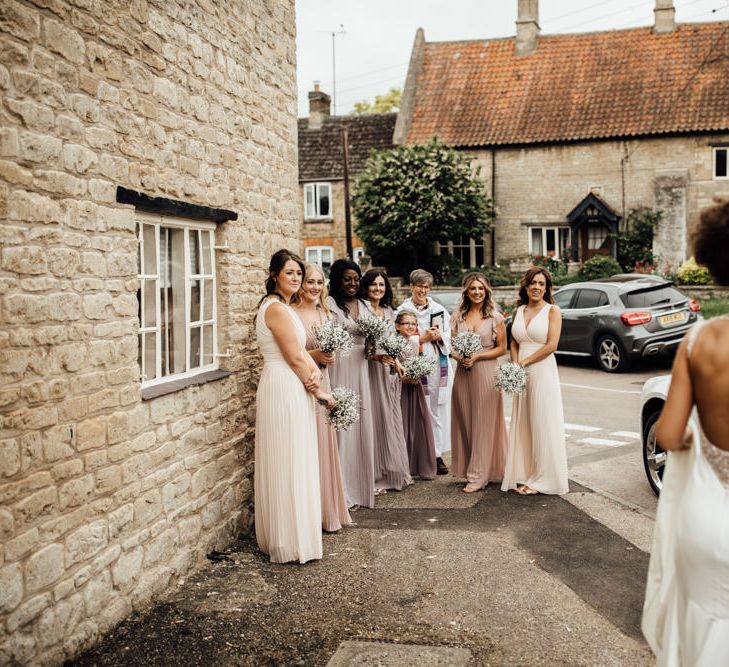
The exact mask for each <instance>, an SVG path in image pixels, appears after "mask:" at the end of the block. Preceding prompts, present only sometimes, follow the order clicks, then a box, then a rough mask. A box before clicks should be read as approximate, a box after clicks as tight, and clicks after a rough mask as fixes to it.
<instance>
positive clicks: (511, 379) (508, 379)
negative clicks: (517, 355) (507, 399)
mask: <svg viewBox="0 0 729 667" xmlns="http://www.w3.org/2000/svg"><path fill="white" fill-rule="evenodd" d="M526 381H527V374H526V370H524V367H523V366H520V365H519V364H515V363H514V362H512V361H510V362H509V363H506V364H501V366H499V367H498V369H497V370H496V387H497V388H498V389H500V390H501V391H503V392H506V393H507V394H521V393H523V392H524V390H525V389H526Z"/></svg>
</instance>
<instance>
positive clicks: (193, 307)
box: [190, 280, 200, 322]
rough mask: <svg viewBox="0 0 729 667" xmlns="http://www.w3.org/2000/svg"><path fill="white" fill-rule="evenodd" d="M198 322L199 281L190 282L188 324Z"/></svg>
mask: <svg viewBox="0 0 729 667" xmlns="http://www.w3.org/2000/svg"><path fill="white" fill-rule="evenodd" d="M199 320H200V281H199V280H191V281H190V322H198V321H199Z"/></svg>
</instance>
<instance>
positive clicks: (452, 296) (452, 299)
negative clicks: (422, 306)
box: [430, 289, 461, 315]
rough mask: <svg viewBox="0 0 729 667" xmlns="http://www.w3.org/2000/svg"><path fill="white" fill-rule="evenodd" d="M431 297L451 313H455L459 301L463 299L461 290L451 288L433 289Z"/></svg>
mask: <svg viewBox="0 0 729 667" xmlns="http://www.w3.org/2000/svg"><path fill="white" fill-rule="evenodd" d="M430 298H431V299H433V301H435V302H437V303H439V304H440V305H441V306H443V308H445V309H446V310H447V311H448V314H449V315H452V314H453V311H454V310H455V309H456V306H457V305H458V302H459V301H460V300H461V290H459V289H449V290H440V289H439V290H431V292H430Z"/></svg>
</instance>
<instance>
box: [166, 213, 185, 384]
mask: <svg viewBox="0 0 729 667" xmlns="http://www.w3.org/2000/svg"><path fill="white" fill-rule="evenodd" d="M169 235H170V243H169V245H170V252H169V276H170V290H169V294H168V296H167V300H168V303H169V304H170V307H169V311H168V313H167V326H168V327H169V330H170V340H171V341H172V342H171V345H170V368H171V369H173V371H172V372H174V373H182V372H184V371H185V370H186V369H185V359H186V349H185V344H186V341H185V268H184V267H185V252H184V249H185V232H184V230H182V229H176V228H172V227H171V228H169Z"/></svg>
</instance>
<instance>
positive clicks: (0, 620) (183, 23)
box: [0, 0, 300, 664]
mask: <svg viewBox="0 0 729 667" xmlns="http://www.w3.org/2000/svg"><path fill="white" fill-rule="evenodd" d="M0 5H1V6H0V45H1V50H0V54H1V55H0V114H1V118H2V122H1V123H0V219H2V222H1V223H0V225H1V227H0V233H1V235H2V239H1V243H2V247H1V250H0V322H1V326H0V428H1V433H0V664H54V663H59V662H61V661H62V660H63V659H64V658H67V657H69V656H72V655H74V654H75V653H77V652H78V651H79V650H81V649H82V648H83V647H85V646H87V645H89V644H90V643H91V642H93V641H94V640H95V639H96V638H97V637H98V636H99V634H100V633H103V632H105V631H107V630H109V629H110V628H111V627H113V626H114V625H115V624H116V623H117V622H119V621H120V620H121V619H123V618H124V617H125V616H127V615H128V614H130V613H131V612H132V611H133V610H136V609H140V608H142V607H143V606H144V605H145V604H147V603H148V602H149V600H150V599H151V598H152V597H153V596H154V595H156V594H158V593H160V592H162V591H164V590H166V589H167V588H168V587H170V586H171V585H173V584H174V583H175V582H176V581H177V579H178V578H179V577H181V576H182V575H184V574H185V573H186V572H188V571H190V570H191V569H192V568H194V567H195V566H196V564H197V563H199V562H200V561H201V559H203V558H204V557H205V554H206V553H207V552H209V551H210V550H212V549H221V548H223V547H225V546H226V545H227V544H228V543H229V542H230V541H231V539H232V538H233V537H235V536H236V535H237V534H238V532H239V531H241V530H245V529H248V528H249V527H250V524H251V521H252V518H251V514H250V503H251V501H252V479H251V475H252V433H253V426H254V407H255V406H254V393H255V388H256V383H257V376H258V366H259V357H258V354H257V351H256V349H255V343H254V329H253V319H254V315H255V310H256V304H257V302H258V299H259V298H260V296H261V294H262V291H263V282H264V279H265V277H266V268H267V263H268V257H269V256H270V253H271V252H272V251H274V250H276V249H278V248H279V247H286V246H287V245H288V246H289V247H291V248H292V249H294V250H295V249H298V233H299V217H300V214H299V207H298V205H297V192H298V190H297V177H296V141H297V138H296V81H295V44H294V40H295V20H294V0H226V1H225V2H216V3H191V2H186V1H185V0H165V1H161V0H130V1H129V2H125V3H107V2H81V1H80V0H68V1H66V0H57V1H54V2H33V1H32V0H30V1H22V2H21V1H18V0H3V2H2V3H0Z"/></svg>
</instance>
